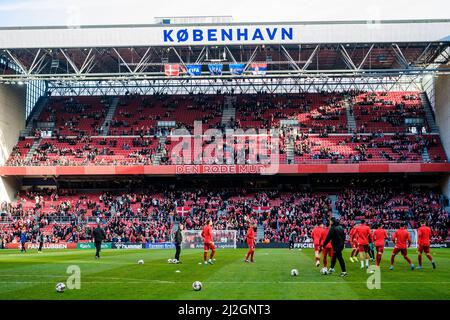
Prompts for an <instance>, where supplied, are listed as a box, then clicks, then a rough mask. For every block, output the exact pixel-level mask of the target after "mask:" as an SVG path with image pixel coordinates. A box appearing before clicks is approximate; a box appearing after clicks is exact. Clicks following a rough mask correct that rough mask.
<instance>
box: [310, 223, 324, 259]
mask: <svg viewBox="0 0 450 320" xmlns="http://www.w3.org/2000/svg"><path fill="white" fill-rule="evenodd" d="M322 232H323V223H320V224H319V225H318V226H317V225H316V226H315V227H314V229H313V230H312V232H311V238H312V239H313V243H314V254H315V258H316V267H318V266H320V252H321V251H322V242H321V241H322Z"/></svg>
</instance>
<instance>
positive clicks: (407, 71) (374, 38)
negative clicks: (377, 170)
mask: <svg viewBox="0 0 450 320" xmlns="http://www.w3.org/2000/svg"><path fill="white" fill-rule="evenodd" d="M449 45H450V20H448V19H444V20H396V21H329V22H323V21H310V22H283V23H281V22H280V23H226V24H196V25H192V24H188V25H171V24H170V25H165V24H153V25H116V26H82V27H76V26H71V27H70V26H69V27H67V26H65V27H21V28H0V81H3V82H4V81H26V80H36V79H40V80H48V81H80V80H95V81H100V80H105V81H108V80H117V79H120V80H136V79H150V80H151V79H153V80H158V79H161V80H162V79H165V78H166V76H165V74H164V65H166V64H169V63H176V64H180V66H182V67H186V65H188V64H200V65H207V64H211V63H219V64H223V65H224V66H226V65H229V64H236V63H241V64H244V65H245V69H244V73H243V75H239V76H236V75H233V74H231V73H230V72H229V70H228V69H227V68H224V69H223V74H221V75H220V78H226V77H229V78H242V77H243V76H246V77H248V78H251V77H254V75H253V74H252V73H251V71H250V66H251V64H252V63H257V62H259V63H266V64H267V72H266V74H265V75H264V76H265V77H274V78H282V77H323V76H326V77H346V76H351V77H355V76H360V77H386V76H398V75H412V76H418V75H419V76H420V75H423V74H426V73H431V72H432V73H437V72H439V73H447V72H449V70H447V69H445V68H438V67H439V66H441V65H443V64H447V63H448V61H449V58H450V50H449ZM183 70H186V68H184V69H183V68H182V72H181V73H180V75H179V76H178V77H175V78H174V79H186V78H189V75H188V74H186V72H185V71H183ZM256 77H260V76H256ZM199 78H206V79H211V78H217V76H214V75H213V76H211V75H210V73H209V72H208V69H207V68H206V67H204V68H203V72H202V74H201V75H200V76H199Z"/></svg>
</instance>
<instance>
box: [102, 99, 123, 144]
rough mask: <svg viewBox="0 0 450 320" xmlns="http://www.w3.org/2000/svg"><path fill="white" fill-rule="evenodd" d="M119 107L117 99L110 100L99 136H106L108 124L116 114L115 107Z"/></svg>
mask: <svg viewBox="0 0 450 320" xmlns="http://www.w3.org/2000/svg"><path fill="white" fill-rule="evenodd" d="M118 105H119V98H118V97H114V98H112V100H111V104H110V105H109V109H108V113H107V114H106V117H105V121H104V122H103V125H102V128H103V130H102V132H101V133H100V135H101V136H107V135H108V132H109V124H110V123H111V121H112V120H113V118H114V115H115V114H116V109H117V106H118Z"/></svg>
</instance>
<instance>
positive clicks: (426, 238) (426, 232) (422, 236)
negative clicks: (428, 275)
mask: <svg viewBox="0 0 450 320" xmlns="http://www.w3.org/2000/svg"><path fill="white" fill-rule="evenodd" d="M417 237H418V245H419V250H418V259H419V266H418V267H417V269H419V270H420V269H422V253H423V252H425V254H426V256H427V258H428V260H430V262H431V265H432V266H433V269H436V263H435V262H434V261H433V257H432V256H431V254H430V238H431V229H430V227H428V226H427V224H426V222H425V221H422V222H421V223H420V228H419V229H417Z"/></svg>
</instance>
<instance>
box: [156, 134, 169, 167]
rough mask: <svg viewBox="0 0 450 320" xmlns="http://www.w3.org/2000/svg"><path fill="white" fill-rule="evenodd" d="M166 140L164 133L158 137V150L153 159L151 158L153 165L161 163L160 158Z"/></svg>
mask: <svg viewBox="0 0 450 320" xmlns="http://www.w3.org/2000/svg"><path fill="white" fill-rule="evenodd" d="M166 140H167V136H164V135H163V136H161V137H160V138H159V146H158V151H157V152H156V154H155V159H154V160H153V164H155V165H159V164H160V163H161V158H162V156H163V154H162V152H163V150H164V148H165V145H166Z"/></svg>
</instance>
